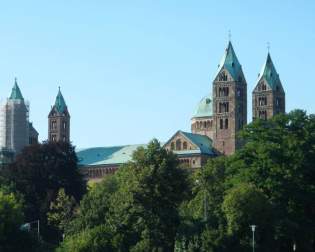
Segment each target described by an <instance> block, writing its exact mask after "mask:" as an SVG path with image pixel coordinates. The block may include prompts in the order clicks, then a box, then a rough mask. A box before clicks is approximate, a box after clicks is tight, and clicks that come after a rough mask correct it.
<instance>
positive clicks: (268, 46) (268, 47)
mask: <svg viewBox="0 0 315 252" xmlns="http://www.w3.org/2000/svg"><path fill="white" fill-rule="evenodd" d="M267 50H268V53H269V51H270V43H269V42H267Z"/></svg>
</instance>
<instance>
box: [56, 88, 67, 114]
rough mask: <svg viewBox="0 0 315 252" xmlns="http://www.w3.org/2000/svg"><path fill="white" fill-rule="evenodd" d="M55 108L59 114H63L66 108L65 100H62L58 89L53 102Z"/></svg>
mask: <svg viewBox="0 0 315 252" xmlns="http://www.w3.org/2000/svg"><path fill="white" fill-rule="evenodd" d="M55 108H56V109H57V111H58V112H59V113H63V112H64V111H65V109H66V108H67V105H66V102H65V99H64V98H63V96H62V94H61V91H60V87H59V90H58V94H57V97H56V101H55Z"/></svg>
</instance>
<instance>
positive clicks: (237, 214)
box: [222, 184, 273, 251]
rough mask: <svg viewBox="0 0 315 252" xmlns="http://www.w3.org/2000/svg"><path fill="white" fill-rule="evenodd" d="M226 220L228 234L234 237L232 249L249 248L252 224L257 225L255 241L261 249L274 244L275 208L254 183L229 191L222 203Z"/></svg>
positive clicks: (268, 248) (264, 249)
mask: <svg viewBox="0 0 315 252" xmlns="http://www.w3.org/2000/svg"><path fill="white" fill-rule="evenodd" d="M222 210H223V213H224V214H225V218H226V220H227V234H228V235H229V237H230V238H231V239H232V240H233V244H232V247H233V251H245V250H250V247H251V232H250V225H256V226H258V228H257V230H256V243H257V245H258V246H257V248H258V249H259V251H270V248H272V247H273V244H272V234H273V223H272V222H273V218H272V209H271V206H270V204H269V202H268V200H267V198H266V196H265V195H264V194H263V193H262V192H261V191H260V190H258V189H257V188H255V187H254V186H253V185H250V184H239V185H237V186H235V187H233V188H232V189H231V190H229V191H228V192H227V194H226V195H225V197H224V201H223V204H222Z"/></svg>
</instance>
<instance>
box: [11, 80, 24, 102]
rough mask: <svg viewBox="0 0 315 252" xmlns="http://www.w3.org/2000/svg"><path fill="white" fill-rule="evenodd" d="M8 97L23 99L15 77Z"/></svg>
mask: <svg viewBox="0 0 315 252" xmlns="http://www.w3.org/2000/svg"><path fill="white" fill-rule="evenodd" d="M9 99H10V100H24V98H23V95H22V93H21V90H20V88H19V86H18V84H17V79H16V78H15V79H14V85H13V88H12V92H11V95H10V98H9Z"/></svg>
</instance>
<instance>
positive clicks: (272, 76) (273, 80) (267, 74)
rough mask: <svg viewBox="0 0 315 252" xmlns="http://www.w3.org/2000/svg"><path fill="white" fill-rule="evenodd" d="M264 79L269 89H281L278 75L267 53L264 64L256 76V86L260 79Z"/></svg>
mask: <svg viewBox="0 0 315 252" xmlns="http://www.w3.org/2000/svg"><path fill="white" fill-rule="evenodd" d="M263 78H264V79H265V80H266V82H267V84H268V85H269V86H270V88H271V89H273V90H276V88H277V86H278V87H279V88H281V89H282V85H281V82H280V78H279V74H278V73H277V71H276V68H275V66H274V65H273V62H272V60H271V57H270V54H269V53H268V55H267V59H266V62H265V64H264V65H263V66H262V68H261V71H260V73H259V75H258V80H257V84H258V83H259V81H260V80H261V79H263Z"/></svg>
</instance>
